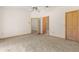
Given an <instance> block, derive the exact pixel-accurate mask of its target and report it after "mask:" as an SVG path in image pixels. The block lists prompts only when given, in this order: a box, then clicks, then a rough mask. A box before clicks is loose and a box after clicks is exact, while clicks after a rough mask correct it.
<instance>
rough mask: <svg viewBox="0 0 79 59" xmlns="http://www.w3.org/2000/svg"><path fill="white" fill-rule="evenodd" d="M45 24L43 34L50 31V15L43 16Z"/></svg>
mask: <svg viewBox="0 0 79 59" xmlns="http://www.w3.org/2000/svg"><path fill="white" fill-rule="evenodd" d="M42 23H43V26H42V29H43V34H45V33H47V34H48V33H49V17H48V16H45V17H43V22H42Z"/></svg>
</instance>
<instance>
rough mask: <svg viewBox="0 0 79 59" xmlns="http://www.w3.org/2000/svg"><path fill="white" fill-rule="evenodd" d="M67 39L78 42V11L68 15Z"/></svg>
mask: <svg viewBox="0 0 79 59" xmlns="http://www.w3.org/2000/svg"><path fill="white" fill-rule="evenodd" d="M66 39H69V40H75V41H77V40H78V11H72V12H67V13H66Z"/></svg>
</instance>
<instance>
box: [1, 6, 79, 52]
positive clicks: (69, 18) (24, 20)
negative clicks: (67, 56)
mask: <svg viewBox="0 0 79 59" xmlns="http://www.w3.org/2000/svg"><path fill="white" fill-rule="evenodd" d="M78 18H79V7H78V6H0V52H79V28H78V27H79V26H78V25H79V20H78Z"/></svg>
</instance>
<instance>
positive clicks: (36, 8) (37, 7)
mask: <svg viewBox="0 0 79 59" xmlns="http://www.w3.org/2000/svg"><path fill="white" fill-rule="evenodd" d="M44 7H46V8H48V7H49V6H44ZM32 9H33V11H38V12H40V11H39V9H40V7H39V6H33V7H32Z"/></svg>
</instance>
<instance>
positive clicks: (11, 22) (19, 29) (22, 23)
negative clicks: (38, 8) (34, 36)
mask: <svg viewBox="0 0 79 59" xmlns="http://www.w3.org/2000/svg"><path fill="white" fill-rule="evenodd" d="M28 8H29V7H4V8H3V19H2V38H4V37H10V36H16V35H22V34H28V33H30V32H31V29H30V26H31V25H30V12H29V10H28Z"/></svg>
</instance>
